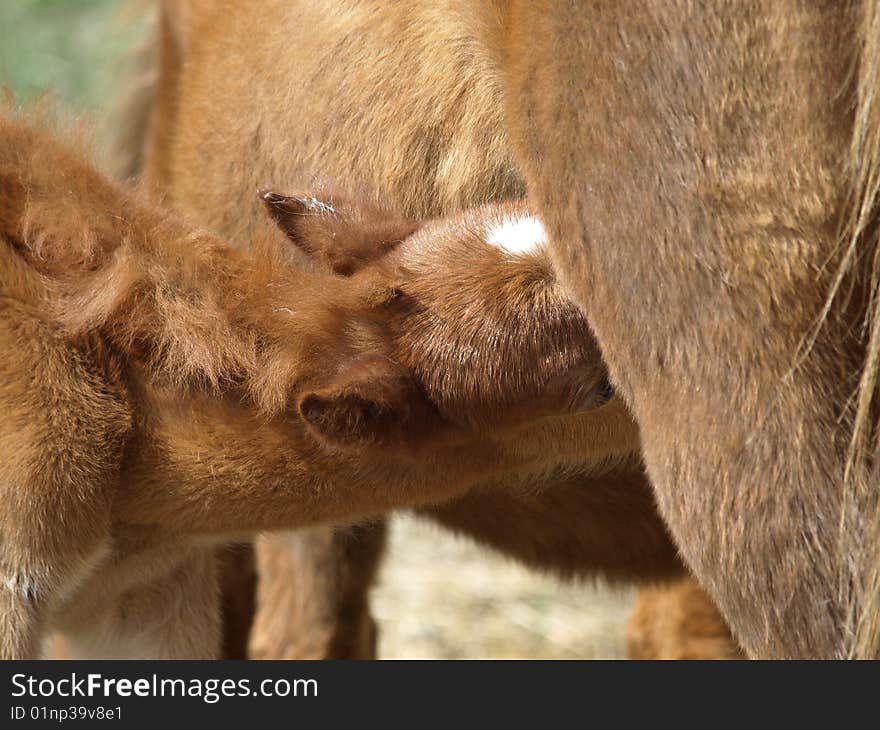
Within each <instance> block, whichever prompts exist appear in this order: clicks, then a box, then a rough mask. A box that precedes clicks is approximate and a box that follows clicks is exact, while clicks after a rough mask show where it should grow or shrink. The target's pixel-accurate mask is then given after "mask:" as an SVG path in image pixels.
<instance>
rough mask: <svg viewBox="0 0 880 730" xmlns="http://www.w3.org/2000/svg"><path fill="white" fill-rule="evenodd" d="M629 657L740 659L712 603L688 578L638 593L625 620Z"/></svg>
mask: <svg viewBox="0 0 880 730" xmlns="http://www.w3.org/2000/svg"><path fill="white" fill-rule="evenodd" d="M627 649H628V654H629V658H630V659H742V658H743V653H742V650H741V649H740V648H739V647H738V646H737V644H736V642H735V641H734V639H733V636H732V635H731V633H730V629H729V628H728V626H727V624H726V623H725V621H724V619H723V618H722V617H721V614H720V613H718V609H717V608H716V607H715V604H713V603H712V601H711V600H710V599H709V596H708V595H706V593H705V591H703V589H702V588H700V586H699V584H698V583H697V582H696V581H695V580H694V579H693V578H690V577H687V578H680V579H679V580H676V581H674V582H672V583H668V584H663V585H657V586H651V587H645V588H642V590H641V591H639V595H638V598H637V599H636V605H635V607H634V608H633V611H632V613H631V614H630V618H629V622H628V624H627Z"/></svg>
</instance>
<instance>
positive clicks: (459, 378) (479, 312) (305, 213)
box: [263, 193, 613, 445]
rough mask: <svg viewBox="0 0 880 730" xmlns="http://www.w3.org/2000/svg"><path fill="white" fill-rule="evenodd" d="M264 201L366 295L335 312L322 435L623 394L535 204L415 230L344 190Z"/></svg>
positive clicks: (389, 439) (407, 436) (314, 404)
mask: <svg viewBox="0 0 880 730" xmlns="http://www.w3.org/2000/svg"><path fill="white" fill-rule="evenodd" d="M263 200H264V202H265V204H266V206H267V209H268V210H269V212H270V214H271V215H272V217H273V218H274V219H275V221H276V222H277V223H278V224H279V226H280V227H281V228H282V230H283V231H284V232H285V233H286V235H287V236H288V237H289V238H290V239H291V240H292V241H293V242H294V243H295V244H296V245H297V246H298V247H299V248H300V249H302V250H303V251H305V252H306V253H308V254H309V255H310V256H311V257H313V258H314V259H315V260H317V261H318V262H321V263H322V265H323V266H325V267H326V268H327V270H329V271H330V272H333V273H334V274H335V275H336V276H338V277H348V279H349V280H350V284H351V285H352V286H353V287H356V288H361V289H362V290H363V292H364V296H363V297H361V298H360V299H359V300H357V301H359V302H361V303H362V304H359V305H358V307H356V308H354V309H352V310H351V311H339V312H338V313H337V315H338V316H337V317H335V321H336V322H337V327H336V329H335V331H334V332H333V333H332V335H328V333H326V332H324V333H321V336H320V338H319V339H320V341H321V345H320V346H317V345H316V346H315V348H314V351H315V367H316V372H314V373H312V375H311V377H310V378H309V379H308V385H307V387H305V388H304V389H303V392H302V394H301V395H300V396H299V400H298V407H299V410H300V412H301V414H302V415H303V417H304V418H305V420H306V421H307V422H308V423H309V424H310V426H311V427H312V429H314V431H315V432H316V433H317V434H318V435H319V436H320V437H322V438H323V439H324V440H327V441H329V442H332V443H335V444H349V445H354V444H358V443H361V444H363V443H371V442H380V443H393V442H398V443H400V442H407V441H412V440H416V439H419V438H420V437H423V436H425V435H426V434H430V433H434V432H436V431H438V430H442V429H448V428H450V427H451V428H452V429H470V430H474V429H498V428H504V427H509V426H516V425H518V424H521V423H522V422H524V421H526V420H529V419H536V418H541V417H544V416H551V415H562V414H572V413H576V412H580V411H584V410H587V409H592V408H598V407H600V406H601V405H603V404H604V403H605V402H606V401H607V400H609V399H610V398H611V397H612V395H613V394H612V392H611V389H610V386H609V384H608V381H607V374H606V370H605V367H604V364H603V362H602V359H601V355H600V352H599V349H598V347H597V346H596V343H595V341H594V339H593V337H592V335H591V333H590V330H589V327H588V325H587V322H586V319H585V318H584V316H583V314H582V313H581V312H580V311H579V309H578V308H577V306H576V305H575V304H574V303H573V302H572V301H571V300H570V299H569V297H568V296H567V295H566V294H565V292H564V291H563V290H562V288H561V286H560V284H559V283H558V281H557V280H556V278H555V276H554V274H553V270H552V268H551V266H550V261H549V258H548V256H547V254H546V251H545V244H546V234H545V231H544V228H543V226H542V224H541V222H540V220H539V219H538V218H537V217H536V216H535V215H533V214H532V213H530V212H529V210H528V208H527V207H526V205H525V204H524V203H521V202H509V203H502V204H491V205H485V206H482V207H480V208H476V209H473V210H471V211H468V212H466V213H463V214H460V215H456V216H453V217H449V218H444V219H440V220H436V221H430V222H427V223H422V224H416V223H413V222H412V221H408V220H405V219H402V218H400V217H398V216H395V215H393V214H392V213H389V212H388V211H387V210H383V209H381V208H380V207H378V206H376V205H374V204H371V203H367V202H363V201H354V200H352V199H350V198H347V197H345V196H342V195H323V196H321V197H320V198H318V197H313V196H298V197H292V196H283V195H279V194H276V193H264V194H263ZM330 306H333V305H330Z"/></svg>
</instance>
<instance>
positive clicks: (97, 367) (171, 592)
mask: <svg viewBox="0 0 880 730" xmlns="http://www.w3.org/2000/svg"><path fill="white" fill-rule="evenodd" d="M44 126H45V125H43V124H41V123H40V122H39V120H37V119H36V118H31V119H30V120H27V119H25V120H24V121H22V119H20V118H17V117H15V116H10V115H9V114H8V113H6V114H4V115H2V116H0V267H2V268H0V353H2V355H0V374H2V377H0V405H2V408H0V410H2V413H3V414H4V418H3V422H2V423H0V453H2V459H0V492H2V494H0V496H2V499H0V505H2V507H0V536H2V540H0V570H2V575H0V579H2V580H0V600H2V603H0V627H2V631H0V656H3V657H11V658H24V657H33V656H35V655H36V654H37V653H38V651H39V647H40V644H41V639H42V637H43V635H44V634H45V633H46V631H47V630H49V629H51V628H57V629H60V630H62V631H63V632H64V633H65V634H66V636H67V638H68V647H69V648H70V649H71V650H73V651H74V652H75V653H78V654H80V655H88V656H108V657H119V656H157V657H166V658H172V657H177V658H182V657H190V658H196V657H212V656H216V655H217V654H218V651H219V646H220V645H219V641H220V622H219V596H218V582H217V566H216V562H215V558H214V546H215V545H216V544H217V542H218V541H223V540H228V539H230V538H234V537H236V536H246V535H251V534H253V533H255V532H257V531H262V530H272V529H283V528H292V527H298V526H306V525H312V524H318V523H321V522H334V521H335V522H348V521H352V520H358V519H364V518H367V517H370V516H372V515H375V514H379V513H381V512H383V511H386V510H388V509H392V508H396V507H407V506H408V507H414V506H419V505H423V504H430V503H434V502H437V501H441V500H443V499H448V498H450V497H453V496H456V495H459V494H462V493H464V492H467V491H468V490H470V489H475V488H477V487H479V485H481V484H485V483H494V482H501V483H510V482H512V483H521V482H523V481H528V480H529V479H537V478H539V475H542V474H545V473H548V472H552V471H557V470H560V471H567V470H569V469H571V468H577V469H581V470H583V469H592V470H593V471H594V472H595V473H596V474H597V475H601V474H605V473H608V472H610V471H613V470H615V469H617V470H621V471H620V472H619V479H620V480H623V481H624V483H625V484H626V488H627V490H628V491H625V494H626V497H625V499H628V500H631V501H632V503H633V504H634V505H641V504H643V503H644V502H645V500H650V495H649V494H648V493H647V492H646V490H645V485H644V482H643V480H642V479H641V477H640V475H639V473H638V466H637V464H633V463H632V454H633V452H634V449H635V445H636V434H635V431H634V429H633V427H632V422H631V421H630V419H629V418H628V417H627V415H626V413H625V411H624V409H623V408H622V407H621V406H620V404H619V403H610V404H607V405H602V403H603V401H602V400H601V399H598V398H596V395H598V394H599V393H601V392H602V390H603V382H604V366H603V364H602V361H601V358H600V357H599V353H598V350H597V348H596V346H595V343H594V342H593V340H592V337H590V336H589V334H588V330H587V329H586V325H585V322H584V320H583V318H582V316H581V315H580V313H579V311H578V310H577V308H576V307H574V305H573V304H572V302H571V301H570V300H569V298H568V297H567V295H566V294H565V293H564V291H563V290H562V288H561V287H560V286H559V284H558V282H556V280H555V279H554V278H553V277H552V276H550V275H549V271H550V269H549V266H548V264H547V262H546V260H545V261H543V262H541V263H538V264H536V263H534V262H531V263H529V262H523V263H522V266H521V267H517V266H514V267H511V266H510V265H509V262H506V261H497V260H496V261H494V262H493V260H492V259H491V258H490V259H487V260H486V261H485V265H486V267H487V268H489V269H490V270H492V269H497V270H498V271H496V282H497V283H498V284H499V286H500V287H501V288H500V289H498V290H497V291H492V296H493V301H492V302H491V305H492V307H494V311H495V312H496V316H499V317H504V318H512V319H513V320H514V321H516V322H517V323H518V325H519V327H520V332H519V334H518V335H517V336H516V337H515V338H512V339H510V340H509V341H506V342H505V341H497V342H496V345H497V349H498V351H499V352H501V353H505V352H506V353H507V356H506V374H505V377H503V378H499V377H498V375H497V372H496V370H495V369H494V367H493V366H492V364H491V362H486V363H483V362H482V360H483V359H484V351H483V350H481V349H479V348H477V349H476V350H475V349H474V347H473V345H474V344H475V343H479V342H481V341H483V340H487V339H491V338H492V337H493V331H492V329H491V327H490V326H489V325H491V319H490V318H485V317H482V316H481V312H482V310H487V311H488V312H489V313H491V310H490V309H489V306H488V305H489V302H488V301H487V298H486V297H487V293H486V291H485V290H484V288H481V283H480V282H472V281H470V280H469V278H468V276H467V274H466V273H465V272H461V271H459V273H458V274H456V266H458V267H459V268H460V267H461V266H462V265H464V264H466V263H467V262H465V261H463V260H459V259H455V258H453V257H450V256H449V255H448V254H447V255H446V259H445V260H446V261H447V262H448V268H447V271H446V272H445V273H444V272H443V271H442V267H441V268H438V269H433V270H421V271H420V270H418V268H417V267H416V266H415V265H414V264H411V263H410V262H409V260H408V257H413V260H414V261H417V260H420V257H419V255H418V251H421V250H431V251H433V252H434V256H435V257H439V260H440V261H441V262H442V261H443V258H444V250H445V249H451V250H455V249H456V248H457V247H459V248H458V250H460V246H461V245H462V244H461V242H460V241H459V237H461V236H464V235H465V234H466V232H467V231H468V230H469V229H468V227H467V225H469V224H464V223H459V224H456V223H455V222H454V221H445V222H444V221H437V222H433V223H431V224H426V225H424V226H419V227H418V230H416V231H414V232H412V233H411V234H409V235H405V236H404V237H403V238H402V239H401V241H400V243H399V244H398V246H397V247H396V248H395V249H394V250H393V252H391V253H388V254H387V255H386V256H383V257H375V258H374V259H373V260H372V261H371V263H369V264H368V265H365V266H363V267H362V268H361V269H360V270H359V271H357V272H355V273H354V274H353V275H351V276H342V275H340V274H337V273H335V272H333V271H332V270H331V267H330V266H328V265H327V263H326V262H325V259H324V257H323V256H322V254H321V253H320V251H319V250H317V244H318V242H319V241H320V240H321V239H320V237H318V236H315V238H314V240H312V245H311V246H309V245H308V241H306V242H304V241H302V240H298V241H295V242H291V240H290V239H289V238H288V236H286V235H284V233H282V232H281V231H280V230H279V229H277V228H276V227H275V226H274V225H273V224H272V223H270V219H269V215H268V214H267V213H264V217H265V225H264V227H263V230H262V232H261V234H260V235H259V236H255V240H254V242H253V243H254V245H253V250H252V252H249V253H243V252H241V251H238V250H236V249H233V248H231V247H230V246H228V245H226V244H225V243H224V242H223V241H222V240H220V239H218V238H217V237H215V236H214V235H213V234H210V233H207V232H206V231H204V230H198V229H194V228H193V227H192V226H191V225H190V224H188V223H186V222H184V221H182V220H180V219H178V218H175V217H173V216H170V215H168V214H166V213H163V212H162V211H161V210H158V209H156V208H155V207H152V206H150V205H149V204H147V203H145V202H144V201H143V200H142V199H141V198H140V197H139V196H137V195H135V194H132V193H129V192H126V191H124V190H122V189H121V188H119V187H117V186H115V185H114V184H112V183H110V182H109V181H108V180H106V179H105V178H104V177H103V176H102V175H101V174H100V173H98V172H97V171H96V170H95V169H94V168H93V167H92V166H90V165H89V164H88V162H86V160H85V158H84V157H83V156H82V153H81V152H79V151H77V150H76V149H74V148H71V147H68V146H66V145H64V144H61V143H60V142H58V141H57V140H56V139H54V138H53V137H52V136H51V134H49V133H47V132H46V131H45V129H44V128H43V127H44ZM255 196H256V193H255ZM359 205H360V204H359V203H357V202H356V201H355V202H352V203H351V204H350V205H348V206H347V207H346V208H345V210H347V211H350V212H351V214H350V216H349V217H348V218H347V220H349V221H350V224H349V226H348V227H346V226H343V227H342V228H337V229H336V230H337V232H338V234H339V235H338V237H337V240H338V243H339V244H340V246H342V247H343V250H344V249H345V247H346V241H351V242H359V243H360V244H362V243H363V236H362V232H363V229H364V227H365V226H367V221H368V220H369V219H370V217H371V216H372V218H373V219H374V220H377V219H382V220H385V219H393V217H392V216H391V215H390V214H388V213H386V212H383V211H381V210H378V209H374V208H371V207H370V206H369V205H366V204H365V205H364V206H363V208H362V210H363V211H364V212H363V214H362V215H360V214H355V213H354V211H356V210H359V208H358V206H359ZM502 214H503V211H496V210H494V209H487V210H486V211H485V212H484V214H483V215H482V218H484V219H485V220H487V221H491V220H494V219H495V218H497V216H498V215H502ZM377 217H378V218H377ZM468 220H469V221H473V219H472V218H469V219H468ZM354 221H362V223H360V224H357V223H355V222H354ZM371 230H372V229H371ZM484 230H485V224H484V227H483V228H479V229H478V231H477V233H476V235H478V236H479V235H481V234H482V233H484ZM310 240H311V239H310ZM382 243H383V242H382V241H381V240H376V241H374V245H375V246H376V247H377V248H381V246H382ZM304 245H305V246H306V247H307V248H311V249H312V250H313V251H314V253H313V254H311V255H312V256H314V257H315V264H314V266H313V269H314V270H312V271H300V270H297V269H296V268H295V267H294V266H293V265H292V260H293V253H294V251H297V250H299V249H298V247H299V246H304ZM483 248H484V250H485V251H490V252H491V250H490V249H489V248H488V247H486V246H484V247H483ZM502 264H503V265H502ZM455 276H458V279H457V281H458V286H457V288H456V291H455V297H456V298H457V303H456V304H454V306H455V307H457V309H456V310H455V311H456V313H457V315H458V316H457V318H456V319H455V321H451V322H447V323H446V324H445V325H442V324H441V323H439V322H438V323H436V324H435V323H434V322H433V321H432V319H431V318H430V317H429V318H427V319H422V318H421V317H422V315H423V314H424V313H425V312H431V311H433V312H435V313H436V315H437V316H442V315H443V312H444V307H445V306H452V305H453V303H452V300H451V298H450V299H448V301H447V298H443V299H442V300H441V301H437V300H435V299H434V298H433V297H435V296H436V294H437V293H438V292H440V291H443V290H444V287H448V286H449V280H451V277H455ZM444 277H446V278H445V279H444ZM517 282H520V284H517ZM505 283H506V284H505ZM505 286H506V292H507V294H505V295H504V296H505V297H509V301H508V302H507V305H506V306H505V303H504V302H501V301H498V298H497V295H498V291H504V290H505ZM468 302H469V303H470V305H468V304H467V303H468ZM469 306H470V310H471V311H466V310H468V307H469ZM529 312H531V316H530V315H529ZM505 321H506V320H505ZM487 322H488V323H489V325H487V324H486V323H487ZM465 334H466V335H467V337H465V336H464V335H465ZM468 338H470V339H468ZM420 343H431V344H430V348H429V350H427V351H426V350H424V349H420ZM444 343H445V344H444ZM560 348H561V349H560ZM437 353H445V355H444V357H445V358H446V361H445V362H434V360H433V358H436V357H438V354H437ZM513 353H515V354H516V355H517V356H516V357H514V356H513ZM449 363H454V364H456V366H460V367H462V368H463V369H464V370H466V371H467V375H466V376H465V377H462V378H460V379H455V380H444V379H443V378H439V377H437V375H436V373H435V372H434V368H435V366H436V367H442V368H443V370H444V371H446V370H448V367H447V366H448V365H449ZM520 369H521V372H519V373H517V371H518V370H520ZM456 389H460V390H459V391H458V392H456ZM591 393H592V394H594V395H591ZM481 412H482V415H480V414H481ZM563 436H565V437H567V438H570V446H571V448H569V449H567V450H566V449H560V448H559V444H560V439H561V437H563ZM585 447H586V450H587V452H588V453H589V454H590V457H589V458H585V456H584V454H585V450H584V448H585ZM627 475H630V476H629V481H627ZM617 498H618V499H619V498H620V497H619V496H618V497H617ZM651 529H652V528H651V526H650V525H649V526H648V530H649V531H650V530H651ZM653 533H654V534H655V535H656V536H657V538H658V539H659V540H660V542H661V545H662V544H663V539H664V538H663V528H662V525H661V524H660V522H659V521H658V520H656V518H655V519H654V521H653ZM626 559H628V560H630V561H631V562H633V563H635V564H637V565H638V564H640V563H644V564H650V563H651V562H652V561H656V560H657V558H656V557H655V556H654V555H652V554H651V553H650V551H649V552H647V553H646V552H645V548H644V547H643V546H642V545H635V546H634V550H633V551H632V553H631V554H630V555H629V556H628V557H627V558H626ZM667 560H669V557H667Z"/></svg>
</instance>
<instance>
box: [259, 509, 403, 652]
mask: <svg viewBox="0 0 880 730" xmlns="http://www.w3.org/2000/svg"><path fill="white" fill-rule="evenodd" d="M385 541H386V526H385V523H384V522H374V523H372V524H369V525H358V526H353V527H341V528H333V527H318V528H313V529H309V530H300V531H297V532H291V533H283V534H279V535H272V536H266V537H262V538H260V539H259V540H258V541H257V544H256V555H257V571H258V574H259V579H258V591H257V612H256V615H255V617H254V624H253V630H252V632H251V642H250V651H251V656H252V657H253V658H260V659H374V658H375V657H376V643H377V630H376V624H375V621H374V620H373V618H372V616H371V615H370V606H369V591H370V588H371V587H372V585H373V583H374V581H375V579H376V574H377V572H378V569H379V565H380V562H381V559H382V555H383V553H384V549H385Z"/></svg>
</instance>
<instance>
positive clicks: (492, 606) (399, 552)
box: [373, 517, 634, 659]
mask: <svg viewBox="0 0 880 730" xmlns="http://www.w3.org/2000/svg"><path fill="white" fill-rule="evenodd" d="M633 596H634V593H633V591H631V590H623V589H616V588H615V589H612V588H609V587H607V586H604V585H601V584H599V585H593V584H581V585H576V584H565V583H562V582H560V581H558V580H556V579H555V578H552V577H550V576H545V575H540V574H537V573H535V572H533V571H530V570H527V569H525V568H523V567H522V566H520V565H518V564H517V563H514V562H513V561H511V560H510V559H508V558H505V557H503V556H499V555H498V554H497V553H492V552H489V551H487V550H485V549H483V548H481V547H478V546H476V545H474V544H473V543H471V542H470V541H468V540H466V539H463V538H458V537H455V536H453V535H452V534H451V533H449V532H446V531H445V530H442V529H440V528H438V527H436V526H434V525H432V524H430V523H428V522H426V521H422V520H417V519H415V518H412V517H400V518H397V519H396V520H395V522H394V525H393V528H392V533H391V545H390V550H389V556H388V559H387V560H386V563H385V565H384V568H383V574H382V579H381V582H380V585H379V586H378V587H377V588H376V590H375V591H374V594H373V611H374V614H375V616H376V618H377V620H378V621H379V624H380V640H379V655H380V656H381V657H383V658H400V659H417V658H423V659H434V658H436V659H453V658H468V659H481V658H498V659H501V658H505V659H507V658H510V659H512V658H534V659H611V658H623V657H624V656H625V646H624V628H625V623H626V618H627V615H628V613H629V609H630V607H631V605H632V601H633Z"/></svg>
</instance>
